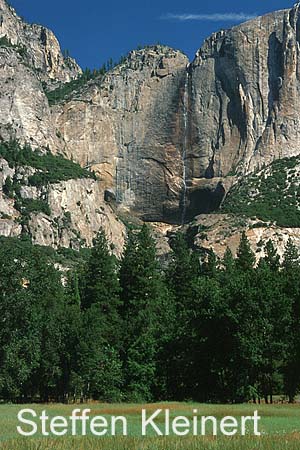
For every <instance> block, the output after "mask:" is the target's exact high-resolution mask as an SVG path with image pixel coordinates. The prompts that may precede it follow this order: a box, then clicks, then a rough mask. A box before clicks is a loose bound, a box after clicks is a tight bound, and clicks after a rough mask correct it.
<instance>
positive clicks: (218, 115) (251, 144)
mask: <svg viewBox="0 0 300 450" xmlns="http://www.w3.org/2000/svg"><path fill="white" fill-rule="evenodd" d="M299 27H300V15H299V4H297V5H295V7H294V8H293V9H291V10H284V11H278V12H275V13H272V14H268V15H266V16H264V17H258V18H257V19H255V20H252V21H250V22H247V23H245V24H242V25H239V26H237V27H234V28H232V29H231V30H229V31H220V32H219V33H216V34H214V35H212V36H211V37H210V38H209V39H207V40H206V42H205V44H204V46H203V47H202V48H201V49H200V50H199V51H198V53H197V55H196V58H195V60H194V62H193V64H192V70H191V73H192V86H193V95H192V102H191V114H192V117H193V126H192V131H191V133H192V136H191V148H190V151H191V153H190V162H191V164H190V177H191V178H193V177H197V178H198V177H199V178H202V177H209V178H211V177H215V176H218V177H221V176H226V175H227V174H228V173H229V172H233V173H236V172H237V173H238V174H245V173H248V172H249V171H252V170H253V169H254V168H255V167H257V166H261V165H263V164H268V163H270V162H271V161H272V160H273V159H275V158H282V157H285V156H292V155H297V154H299V139H300V134H299V132H300V122H299V117H298V116H299V114H298V109H299V102H300V91H299V81H300V78H299V63H300V61H299V37H300V35H299V30H300V28H299Z"/></svg>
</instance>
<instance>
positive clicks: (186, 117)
mask: <svg viewBox="0 0 300 450" xmlns="http://www.w3.org/2000/svg"><path fill="white" fill-rule="evenodd" d="M189 77H190V75H189V70H188V66H187V69H186V75H185V83H184V92H183V143H182V153H181V159H182V181H183V191H182V214H181V224H182V225H183V224H184V223H185V216H186V209H187V182H186V181H187V167H186V155H187V146H188V125H189V124H188V121H189V81H190V80H189Z"/></svg>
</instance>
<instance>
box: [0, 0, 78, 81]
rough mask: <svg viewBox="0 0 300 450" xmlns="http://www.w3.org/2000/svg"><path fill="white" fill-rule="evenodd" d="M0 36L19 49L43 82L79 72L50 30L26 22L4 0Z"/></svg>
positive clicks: (69, 77) (0, 0) (0, 10)
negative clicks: (62, 51) (64, 53)
mask: <svg viewBox="0 0 300 450" xmlns="http://www.w3.org/2000/svg"><path fill="white" fill-rule="evenodd" d="M3 36H6V38H7V39H8V40H9V41H10V42H11V44H12V45H14V46H16V47H17V48H18V49H19V50H20V51H21V53H22V56H23V58H24V59H25V61H26V62H27V64H28V65H30V66H32V67H33V68H34V69H35V71H36V72H37V76H38V77H39V78H40V79H41V80H43V81H44V82H46V83H49V84H51V82H68V81H70V80H72V79H74V78H77V76H78V75H79V74H80V73H81V69H80V67H79V66H78V64H77V63H76V62H75V61H74V60H73V59H72V58H70V57H67V58H65V57H63V55H62V53H61V49H60V45H59V42H58V40H57V39H56V37H55V36H54V34H53V33H52V31H50V30H48V29H47V28H45V27H43V26H40V25H29V24H27V23H26V22H24V21H23V20H22V19H21V18H20V17H19V16H18V15H17V14H16V12H15V10H14V9H13V8H12V7H11V6H9V5H8V4H7V3H6V1H5V0H0V38H1V37H3Z"/></svg>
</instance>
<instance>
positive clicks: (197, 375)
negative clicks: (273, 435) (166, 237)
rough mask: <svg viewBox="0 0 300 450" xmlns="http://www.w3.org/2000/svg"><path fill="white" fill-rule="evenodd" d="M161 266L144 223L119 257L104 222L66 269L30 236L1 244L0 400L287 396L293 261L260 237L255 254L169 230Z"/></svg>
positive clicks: (299, 318)
mask: <svg viewBox="0 0 300 450" xmlns="http://www.w3.org/2000/svg"><path fill="white" fill-rule="evenodd" d="M171 244H172V254H171V256H170V258H169V261H168V263H167V264H164V265H162V264H161V263H160V262H159V260H158V258H157V255H156V248H155V242H154V240H153V238H152V237H151V233H150V231H149V228H148V227H147V226H146V225H144V226H143V227H142V228H141V229H140V230H139V231H131V232H129V235H128V239H127V244H126V247H125V251H124V255H123V257H122V259H121V261H118V260H117V259H116V258H115V257H114V256H113V255H112V254H111V251H110V247H109V244H108V242H107V240H106V237H105V234H104V233H103V231H100V232H99V234H98V235H97V237H96V238H95V240H94V246H93V248H92V249H91V251H90V253H89V254H88V256H87V257H86V260H85V261H84V263H83V264H82V265H80V267H79V268H78V269H77V270H61V269H60V270H58V268H57V267H55V266H54V265H53V264H52V263H50V262H49V259H48V258H47V256H46V255H45V254H44V253H43V252H41V250H39V249H38V248H37V247H34V246H32V245H26V246H23V245H16V244H15V243H14V245H12V244H11V242H10V241H9V240H2V242H1V247H0V320H1V327H0V398H1V399H2V400H5V401H13V402H29V401H45V402H46V401H64V402H66V401H78V400H81V401H85V400H88V399H97V400H103V401H131V402H133V401H134V402H145V401H158V400H194V401H201V402H243V401H248V400H253V401H260V399H261V398H264V399H265V401H266V402H268V401H269V402H272V401H273V396H274V395H275V394H285V395H286V396H287V397H288V399H289V401H290V402H292V401H293V400H294V398H295V396H296V394H297V392H298V390H299V388H300V364H299V361H300V263H299V254H298V251H297V249H296V247H295V246H294V245H293V244H292V242H291V241H288V243H287V245H286V249H285V254H284V257H283V259H282V261H280V258H279V255H278V253H277V251H276V249H275V248H274V245H273V244H272V242H271V241H268V242H266V243H265V246H264V247H265V248H264V250H265V252H264V254H265V256H264V257H263V258H261V259H260V261H259V262H258V264H256V262H255V257H254V254H253V252H252V251H251V249H250V245H249V242H248V240H247V238H246V236H245V234H243V235H242V238H241V241H240V245H239V249H238V252H237V256H236V258H234V257H233V255H232V254H231V252H230V250H227V251H226V253H225V255H224V258H223V259H221V260H219V259H217V258H216V256H215V254H214V253H213V252H212V251H210V252H208V253H206V254H205V255H203V254H201V253H199V252H196V251H192V250H191V249H190V248H189V246H188V244H187V242H186V239H185V237H184V235H182V234H180V233H179V234H176V235H175V236H174V237H173V238H172V242H171Z"/></svg>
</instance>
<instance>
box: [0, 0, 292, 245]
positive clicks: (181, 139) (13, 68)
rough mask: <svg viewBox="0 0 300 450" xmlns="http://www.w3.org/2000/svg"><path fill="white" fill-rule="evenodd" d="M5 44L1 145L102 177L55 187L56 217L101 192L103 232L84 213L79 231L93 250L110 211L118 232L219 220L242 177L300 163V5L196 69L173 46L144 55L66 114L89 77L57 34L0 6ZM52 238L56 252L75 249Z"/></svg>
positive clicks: (205, 50) (209, 46)
mask: <svg viewBox="0 0 300 450" xmlns="http://www.w3.org/2000/svg"><path fill="white" fill-rule="evenodd" d="M0 39H1V41H0V42H1V45H0V86H1V94H0V139H1V140H3V141H8V140H10V139H12V138H14V139H17V140H18V141H19V142H20V143H21V144H23V143H30V144H31V146H32V147H33V148H39V149H41V151H46V149H47V148H49V149H50V150H51V152H53V153H54V154H57V153H59V154H63V155H64V156H65V157H66V158H69V159H72V160H74V161H76V162H78V163H79V164H80V165H81V166H83V167H86V168H88V169H91V170H93V171H95V173H96V174H97V177H98V179H97V180H96V181H95V180H94V181H91V180H89V181H84V180H73V181H72V183H76V186H77V187H76V188H75V187H74V186H75V185H73V187H72V188H70V189H69V188H68V186H66V185H57V186H56V187H55V188H53V187H52V186H50V187H48V189H49V190H50V191H51V192H54V191H56V194H55V195H54V194H53V195H54V197H55V199H56V200H55V201H56V206H55V207H53V209H54V210H55V209H56V208H58V209H59V208H60V207H61V206H60V205H61V204H62V203H63V202H65V203H66V204H68V202H69V204H70V205H71V204H72V202H75V203H77V202H80V203H81V202H82V198H83V197H85V194H86V189H87V186H86V183H90V184H91V186H89V187H88V189H89V190H92V192H93V194H92V203H91V204H90V205H89V208H91V207H92V208H93V211H92V212H91V217H90V219H89V222H90V223H93V226H91V227H90V228H89V225H88V224H87V226H86V228H85V229H84V227H83V225H80V213H78V214H79V216H78V217H76V224H75V228H76V226H77V227H78V229H79V231H80V232H81V231H82V232H83V233H82V234H83V237H84V238H86V239H87V244H89V243H90V242H91V236H92V235H94V234H95V232H96V229H97V227H98V226H100V221H98V220H96V219H95V217H96V215H95V214H96V213H95V210H99V208H100V207H102V208H104V209H105V210H106V211H107V220H106V222H105V223H106V225H107V227H108V229H109V227H110V223H112V222H114V221H117V219H116V217H117V216H118V215H121V216H122V215H123V214H126V215H129V216H134V217H137V218H140V219H143V220H147V221H151V222H164V223H169V224H178V225H180V224H182V223H184V222H188V221H190V220H191V219H192V218H193V217H195V216H197V215H199V214H208V213H211V212H214V211H216V210H218V208H219V207H220V205H221V203H222V201H223V199H224V197H225V196H226V194H227V192H228V191H230V189H231V187H232V186H233V185H235V184H236V182H237V181H238V180H239V179H240V178H241V177H244V176H246V175H248V174H249V173H252V172H254V171H256V170H259V169H261V168H263V167H264V166H266V165H269V164H271V163H272V161H273V160H276V159H282V158H291V157H293V156H296V155H299V154H300V150H299V149H300V122H299V118H298V108H299V104H300V84H299V81H300V75H299V73H300V72H299V61H300V59H299V54H300V53H299V43H300V11H299V4H296V5H295V6H294V7H293V8H292V9H288V10H283V11H278V12H274V13H271V14H268V15H266V16H264V17H258V18H256V19H254V20H251V21H249V22H247V23H244V24H241V25H238V26H236V27H233V28H232V29H230V30H222V31H219V32H218V33H215V34H213V35H212V36H211V37H210V38H208V39H207V40H206V41H205V42H204V44H203V46H202V47H201V48H200V49H199V51H198V52H197V54H196V56H195V59H194V61H192V62H191V63H189V61H188V59H187V57H186V56H185V55H184V54H183V53H182V52H180V51H177V50H173V49H171V48H168V47H165V46H161V45H156V46H150V47H147V48H144V49H140V50H134V51H132V52H130V53H129V55H128V56H127V57H126V58H124V59H123V60H122V62H121V63H120V64H118V65H117V66H116V67H115V68H113V69H112V70H110V71H108V72H107V73H106V74H99V75H98V76H96V77H94V78H93V79H91V80H90V81H88V82H86V83H85V84H81V85H80V86H79V87H78V88H77V89H75V88H74V90H73V91H71V92H70V93H69V94H68V95H66V96H63V97H62V98H59V99H58V101H56V102H55V103H54V104H53V103H51V102H49V95H48V94H49V92H52V93H53V92H56V90H59V89H60V88H61V86H64V85H65V84H66V83H70V81H72V80H76V79H78V78H80V76H81V73H82V71H81V69H80V68H79V66H78V65H77V64H76V62H75V61H74V60H73V59H71V58H69V57H68V58H64V56H63V55H62V52H61V50H60V47H59V43H58V42H57V40H56V38H55V36H54V35H53V33H52V32H51V31H49V30H47V29H45V28H44V27H41V26H37V25H28V24H26V23H24V22H23V21H22V20H21V19H20V18H19V17H18V16H17V14H16V13H15V11H14V10H13V9H12V8H10V7H9V6H8V5H7V3H6V2H5V1H4V0H0ZM3 182H5V180H4V181H3ZM68 183H69V184H72V183H71V181H69V182H68ZM61 190H64V192H65V194H64V195H65V197H64V200H63V199H62V198H61V196H60V194H59V192H60V191H61ZM50 191H49V192H50ZM66 192H67V193H68V192H69V197H68V196H67V194H66ZM72 193H73V197H72ZM26 195H30V194H29V193H28V192H27V194H26ZM53 195H52V197H53ZM50 197H51V195H50V193H49V198H50ZM52 197H51V198H52ZM82 214H86V212H85V211H82ZM94 219H95V220H94ZM114 223H115V222H114ZM43 226H44V227H46V228H47V227H48V232H47V233H46V234H47V235H48V236H50V234H51V235H52V236H54V235H55V233H54V231H53V228H51V227H52V225H51V224H50V225H47V226H46V225H43ZM49 227H50V231H49ZM35 228H36V227H31V233H32V235H33V238H34V239H35V238H36V239H37V240H38V241H40V242H42V241H43V238H41V236H40V234H38V232H36V231H34V229H35ZM12 229H13V230H14V233H18V228H17V227H16V226H15V225H14V226H13V227H12ZM51 230H52V232H51ZM114 233H121V234H122V235H123V234H124V229H123V228H122V227H121V225H120V227H117V228H114ZM114 233H113V234H114ZM38 236H39V237H38ZM51 239H52V238H51ZM51 239H50V238H49V237H48V238H47V239H46V240H45V241H44V243H48V244H49V243H50V244H51V245H66V246H67V245H70V239H69V238H68V239H66V240H64V239H63V238H61V240H59V239H58V240H57V239H56V238H55V239H54V238H53V239H54V241H55V242H54V241H51Z"/></svg>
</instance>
